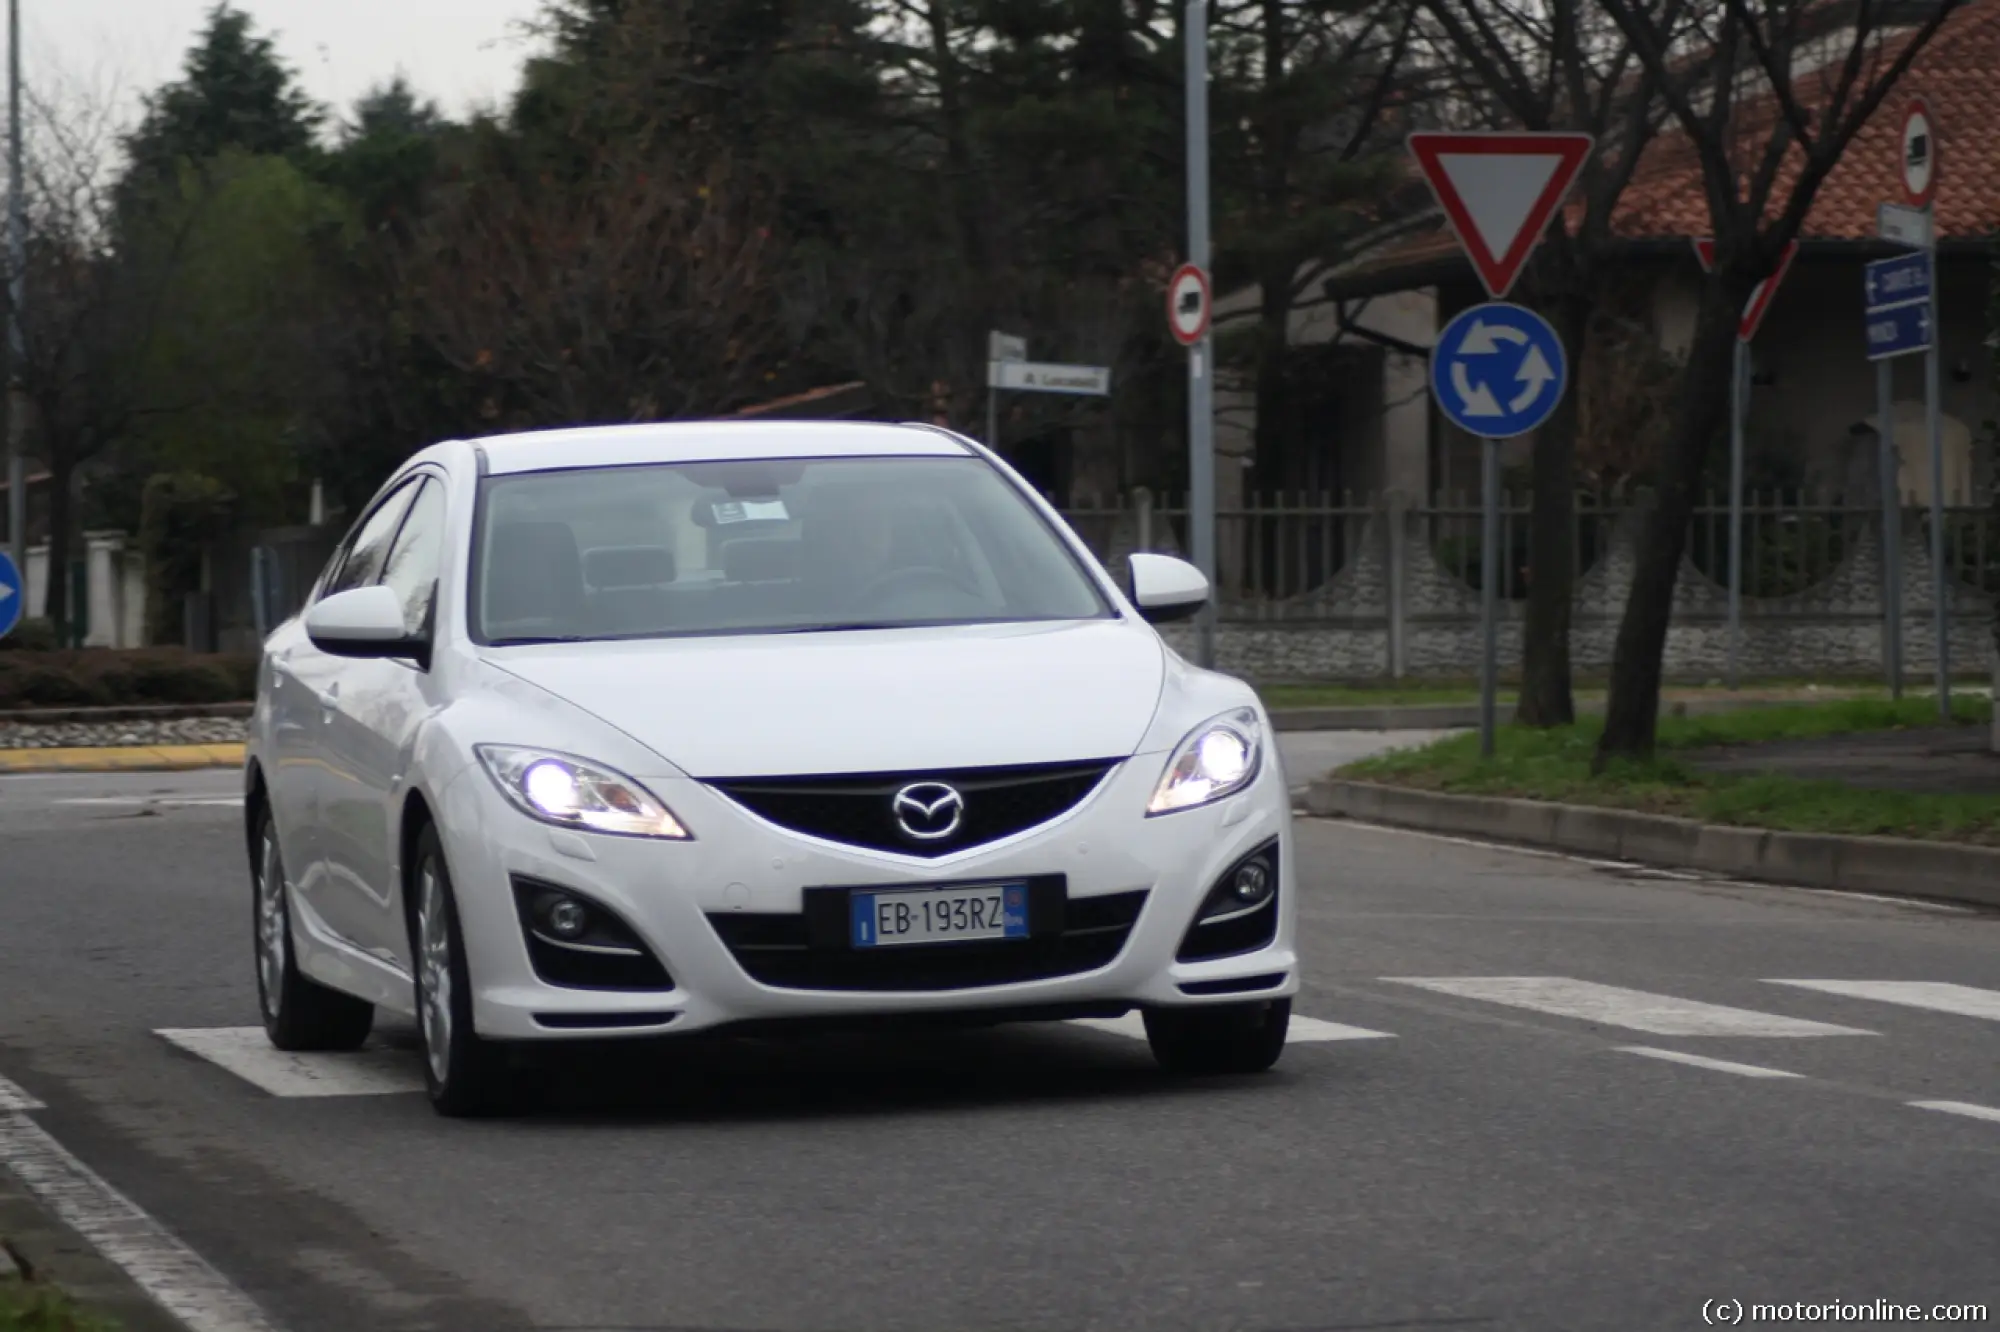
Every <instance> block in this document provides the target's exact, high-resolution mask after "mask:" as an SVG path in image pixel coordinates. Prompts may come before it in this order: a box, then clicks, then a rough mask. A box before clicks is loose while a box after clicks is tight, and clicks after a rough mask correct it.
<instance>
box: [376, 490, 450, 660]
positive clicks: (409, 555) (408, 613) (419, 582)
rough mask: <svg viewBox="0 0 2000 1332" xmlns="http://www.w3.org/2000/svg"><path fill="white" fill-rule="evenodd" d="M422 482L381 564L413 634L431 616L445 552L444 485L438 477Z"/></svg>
mask: <svg viewBox="0 0 2000 1332" xmlns="http://www.w3.org/2000/svg"><path fill="white" fill-rule="evenodd" d="M421 484H422V487H423V488H422V489H421V490H419V491H418V492H417V497H416V499H415V500H414V501H413V502H412V503H411V505H410V512H409V516H408V517H406V518H404V519H403V528H402V531H400V532H398V533H397V534H396V544H395V545H393V546H391V547H390V548H389V558H388V559H387V560H386V561H385V562H384V563H383V566H382V582H383V584H384V585H385V586H387V587H391V588H394V589H395V591H396V597H397V599H398V600H399V601H401V602H402V603H403V624H404V627H405V628H407V629H408V630H409V632H410V633H412V634H418V633H422V632H423V629H424V621H425V620H426V619H428V618H429V616H430V610H431V600H432V598H433V597H434V596H436V594H437V580H438V566H439V564H440V563H441V562H442V560H443V556H444V498H445V496H444V487H443V486H442V485H440V484H439V483H438V482H437V481H435V480H425V481H423V482H422V483H421Z"/></svg>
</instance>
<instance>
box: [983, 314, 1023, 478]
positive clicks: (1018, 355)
mask: <svg viewBox="0 0 2000 1332" xmlns="http://www.w3.org/2000/svg"><path fill="white" fill-rule="evenodd" d="M1027 359H1028V340H1027V339H1026V338H1022V337H1016V336H1014V335H1013V334H1012V333H1002V332H1001V331H1000V330H998V329H993V330H991V331H990V332H988V333H987V335H986V366H987V370H986V447H987V448H989V449H997V448H999V447H1000V393H999V385H997V384H995V383H994V382H993V381H994V379H995V378H996V373H995V371H994V370H993V367H994V366H996V365H1000V364H1004V363H1006V362H1009V361H1025V360H1027Z"/></svg>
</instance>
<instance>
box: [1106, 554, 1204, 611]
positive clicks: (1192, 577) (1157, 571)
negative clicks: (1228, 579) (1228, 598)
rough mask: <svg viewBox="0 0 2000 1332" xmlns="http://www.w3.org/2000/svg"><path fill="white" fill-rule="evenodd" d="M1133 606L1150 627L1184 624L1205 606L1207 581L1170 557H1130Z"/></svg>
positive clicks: (1136, 555)
mask: <svg viewBox="0 0 2000 1332" xmlns="http://www.w3.org/2000/svg"><path fill="white" fill-rule="evenodd" d="M1126 559H1127V561H1128V563H1129V564H1130V565H1131V569H1132V589H1131V594H1132V604H1133V605H1135V606H1137V607H1138V608H1139V614H1141V615H1143V616H1145V617H1146V619H1147V620H1148V621H1149V622H1151V623H1153V624H1165V623H1167V622H1168V621H1170V620H1185V619H1187V618H1188V617H1189V616H1191V615H1193V614H1194V613H1195V612H1196V611H1198V610H1200V609H1201V608H1202V607H1203V606H1205V605H1207V604H1208V579H1207V578H1206V577H1204V576H1203V574H1202V572H1201V570H1199V569H1197V568H1195V567H1194V566H1193V565H1192V564H1189V563H1188V562H1187V561H1186V560H1177V559H1175V558H1174V557H1173V556H1171V555H1140V554H1135V555H1129V556H1127V557H1126Z"/></svg>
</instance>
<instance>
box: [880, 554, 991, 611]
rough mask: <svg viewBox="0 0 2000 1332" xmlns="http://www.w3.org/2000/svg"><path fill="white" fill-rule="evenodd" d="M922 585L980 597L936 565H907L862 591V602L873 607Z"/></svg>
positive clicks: (892, 571)
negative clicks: (886, 597) (895, 594)
mask: <svg viewBox="0 0 2000 1332" xmlns="http://www.w3.org/2000/svg"><path fill="white" fill-rule="evenodd" d="M920 584H929V585H930V586H932V587H934V588H942V589H946V590H949V591H952V592H956V593H957V594H958V595H960V596H962V597H976V596H977V595H978V594H977V593H975V592H974V591H973V590H972V589H971V588H969V587H967V586H965V585H964V584H963V583H961V582H959V581H958V580H957V579H956V578H953V577H952V576H951V575H950V574H948V573H946V572H945V571H944V570H942V569H940V568H938V567H936V566H935V565H930V564H915V565H906V566H904V567H903V568H901V569H891V570H889V572H887V573H885V574H883V575H881V576H880V577H878V578H876V579H875V580H874V581H873V582H871V583H869V584H868V586H867V587H865V588H863V589H862V591H861V596H860V600H861V601H862V602H864V603H866V604H870V605H872V604H874V603H875V602H878V601H880V600H881V599H882V598H883V597H884V596H886V595H887V594H889V593H890V592H900V591H902V590H903V589H904V588H906V587H916V586H918V585H920Z"/></svg>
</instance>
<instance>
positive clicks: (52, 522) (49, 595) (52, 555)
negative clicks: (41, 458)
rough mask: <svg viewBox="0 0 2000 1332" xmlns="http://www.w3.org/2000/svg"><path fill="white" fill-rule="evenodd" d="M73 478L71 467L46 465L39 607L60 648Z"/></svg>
mask: <svg viewBox="0 0 2000 1332" xmlns="http://www.w3.org/2000/svg"><path fill="white" fill-rule="evenodd" d="M75 479H76V468H75V467H74V466H73V465H71V464H66V463H62V462H55V461H51V462H50V463H49V564H48V568H47V570H46V571H45V572H46V575H47V578H46V581H45V582H44V583H43V589H44V596H43V600H42V606H43V614H45V615H47V616H48V618H49V622H50V623H51V624H52V625H54V626H55V631H56V644H57V646H59V647H68V646H69V628H70V625H69V548H70V537H71V533H70V527H71V526H72V524H73V523H74V522H75V505H74V504H73V503H72V501H73V499H74V494H73V489H74V482H75Z"/></svg>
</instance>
